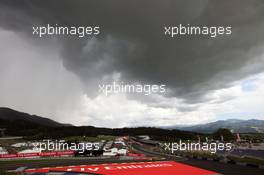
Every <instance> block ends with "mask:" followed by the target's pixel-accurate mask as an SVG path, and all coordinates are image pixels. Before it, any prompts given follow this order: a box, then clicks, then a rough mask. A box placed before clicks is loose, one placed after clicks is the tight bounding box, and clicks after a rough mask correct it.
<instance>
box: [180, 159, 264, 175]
mask: <svg viewBox="0 0 264 175" xmlns="http://www.w3.org/2000/svg"><path fill="white" fill-rule="evenodd" d="M182 163H185V164H188V165H191V166H195V167H199V168H203V169H207V170H211V171H215V172H218V173H220V174H224V175H264V169H259V168H255V167H248V166H241V165H235V164H227V163H221V162H214V161H207V160H198V159H188V160H186V161H184V162H182Z"/></svg>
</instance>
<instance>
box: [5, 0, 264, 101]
mask: <svg viewBox="0 0 264 175" xmlns="http://www.w3.org/2000/svg"><path fill="white" fill-rule="evenodd" d="M0 3H1V6H0V11H1V13H0V19H1V21H3V22H1V24H0V25H1V26H2V27H4V28H7V29H12V30H16V31H23V32H25V33H28V34H29V36H30V32H32V31H31V27H32V25H33V24H34V23H36V24H47V23H50V24H52V23H53V24H54V23H57V24H61V25H100V26H101V35H100V36H99V37H98V38H96V39H95V38H92V39H91V38H88V39H87V38H83V39H79V38H60V39H59V40H60V42H61V45H62V50H61V54H62V55H63V63H64V66H65V67H66V68H67V69H68V70H69V71H72V72H74V73H75V74H77V75H78V76H79V77H80V78H81V79H82V81H83V82H84V83H85V84H86V87H87V92H88V91H89V92H93V91H94V90H98V89H96V88H97V84H98V83H100V82H102V81H103V79H104V77H107V76H110V77H112V75H113V74H114V73H120V74H121V78H122V81H126V82H133V81H140V82H143V83H155V84H159V83H162V84H166V85H167V87H168V88H169V89H171V90H172V91H173V93H171V94H169V96H176V97H179V98H182V99H184V100H185V102H186V103H201V102H203V101H207V100H210V99H208V98H207V96H206V94H207V93H208V92H211V91H213V90H216V89H221V88H224V87H227V86H229V85H230V84H231V83H232V82H233V81H236V80H239V79H241V78H244V77H246V76H249V75H252V74H255V73H258V72H261V71H262V70H263V68H264V66H263V65H262V66H261V65H258V67H256V68H253V69H250V70H247V71H245V69H243V68H244V67H247V65H248V64H251V63H252V62H254V61H256V57H257V56H259V54H262V53H261V52H254V53H253V54H248V53H249V52H250V51H252V50H256V49H258V48H261V46H263V41H264V35H263V28H264V22H263V16H264V2H263V1H261V0H252V1H247V0H242V1H238V0H231V1H230V0H224V1H203V0H196V1H186V0H182V1H175V0H163V1H153V0H151V1H150V0H144V1H142V0H141V1H124V0H122V1H121V0H120V1H114V2H110V1H81V0H77V1H76V0H75V1H73V0H72V1H70V0H66V1H65V0H64V1H52V0H46V1H38V0H34V1H33V0H32V1H30V0H27V1H21V0H20V1H15V0H2V1H1V2H0ZM6 14H8V15H6ZM179 23H183V24H193V25H209V26H210V25H224V26H225V25H231V26H232V28H233V34H232V35H231V36H222V37H218V38H207V37H199V36H196V37H194V36H192V37H188V36H186V37H180V38H177V39H176V38H174V39H170V38H168V37H165V36H164V34H163V26H165V25H178V24H179ZM227 76H228V77H227ZM110 79H111V78H110ZM108 81H110V80H108ZM91 94H93V93H91Z"/></svg>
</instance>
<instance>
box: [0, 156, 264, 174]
mask: <svg viewBox="0 0 264 175" xmlns="http://www.w3.org/2000/svg"><path fill="white" fill-rule="evenodd" d="M138 161H142V160H138ZM121 162H135V160H125V161H124V160H119V159H111V160H110V159H101V160H91V159H59V160H58V161H55V162H48V161H47V162H41V161H40V162H35V161H34V162H31V163H30V164H29V163H24V162H14V163H12V162H11V161H10V162H9V164H6V165H5V169H7V170H14V169H16V168H18V167H21V166H26V167H28V168H40V167H56V166H67V165H88V164H103V163H121ZM181 163H184V164H188V165H191V166H194V167H199V168H203V169H207V170H211V171H215V172H218V173H220V174H224V175H263V174H264V170H263V169H258V168H254V167H247V166H241V165H235V164H226V163H221V162H214V161H206V160H197V159H187V160H184V161H182V162H181ZM0 165H1V162H0Z"/></svg>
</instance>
